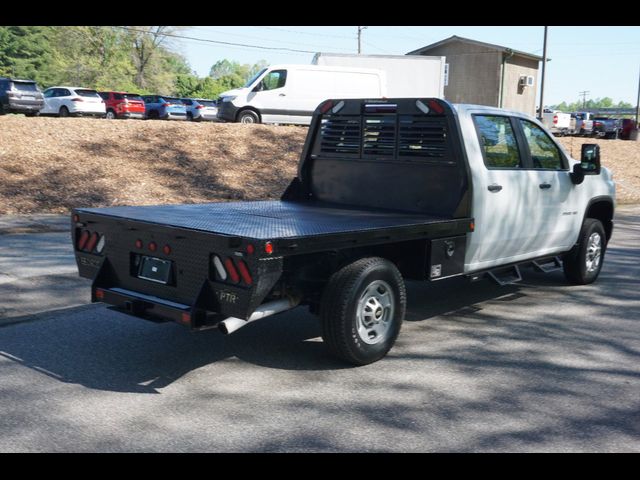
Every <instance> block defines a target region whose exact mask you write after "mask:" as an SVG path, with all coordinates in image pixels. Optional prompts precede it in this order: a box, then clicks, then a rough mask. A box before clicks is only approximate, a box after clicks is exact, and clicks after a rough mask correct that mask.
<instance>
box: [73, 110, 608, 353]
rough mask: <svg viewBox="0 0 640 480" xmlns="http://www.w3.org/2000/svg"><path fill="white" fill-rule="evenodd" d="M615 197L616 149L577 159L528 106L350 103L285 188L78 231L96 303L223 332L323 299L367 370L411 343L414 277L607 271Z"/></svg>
mask: <svg viewBox="0 0 640 480" xmlns="http://www.w3.org/2000/svg"><path fill="white" fill-rule="evenodd" d="M614 205H615V185H614V182H613V180H612V177H611V174H610V172H609V171H608V170H607V169H606V168H603V167H601V166H600V155H599V147H598V146H597V145H584V146H583V147H582V156H581V159H580V160H579V161H577V160H574V159H572V158H571V157H570V156H569V154H568V153H567V152H566V151H565V149H564V148H563V147H562V146H561V145H560V144H559V143H558V142H557V141H556V140H555V138H553V136H552V135H550V134H549V133H548V132H547V131H546V130H545V128H544V127H543V126H542V124H541V123H539V122H538V121H537V120H535V119H534V118H532V117H529V116H527V115H525V114H523V113H519V112H511V111H506V110H502V109H497V108H492V107H487V106H473V105H452V104H450V103H448V102H446V101H444V100H441V99H436V98H413V99H410V98H398V99H336V100H326V101H324V102H323V103H321V104H320V105H319V106H318V107H317V108H316V109H315V111H314V113H313V117H312V121H311V125H310V127H309V130H308V135H307V139H306V141H305V144H304V147H303V150H302V154H301V159H300V164H299V168H298V175H297V177H296V178H294V179H293V180H292V181H291V183H290V185H289V187H288V188H287V189H286V190H285V192H284V193H283V195H282V197H281V199H280V200H276V201H273V200H272V201H246V202H229V203H208V204H185V205H157V206H123V207H109V208H77V209H74V211H73V212H72V215H71V222H72V223H71V227H72V228H71V231H72V241H73V246H74V250H75V256H76V261H77V265H78V269H79V273H80V275H81V276H82V277H86V278H90V279H92V280H93V283H92V287H91V296H92V301H94V302H104V303H107V304H109V305H111V308H113V309H115V310H117V311H120V312H125V313H128V314H130V315H133V316H135V317H139V318H145V319H148V320H153V321H176V322H178V323H180V324H182V325H184V326H186V327H189V328H190V329H192V330H203V329H207V328H218V329H219V330H220V331H222V332H223V333H231V332H233V331H235V330H237V329H238V328H241V327H243V326H245V325H247V324H248V323H250V322H253V321H256V320H258V319H261V318H264V317H268V316H270V315H273V314H277V313H279V312H282V311H285V310H290V309H293V308H295V307H296V306H298V305H307V306H308V307H309V309H310V311H311V312H312V313H315V314H317V315H318V316H319V318H320V323H321V325H322V338H323V340H324V343H325V345H326V346H327V347H328V350H329V351H331V352H332V353H333V354H334V355H336V356H337V357H339V358H340V359H342V360H344V361H345V362H348V363H350V364H354V365H364V364H368V363H372V362H375V361H377V360H379V359H381V358H382V357H384V356H385V355H386V354H387V352H389V350H390V349H391V348H392V346H393V345H394V343H395V341H396V338H397V337H398V334H399V332H400V328H401V325H402V322H403V319H404V316H405V309H406V305H407V292H406V289H405V283H404V282H405V279H410V280H422V281H427V282H434V281H441V280H443V279H448V278H452V277H465V278H467V279H468V280H470V281H477V280H480V279H483V278H488V279H491V280H493V281H495V282H496V283H498V284H500V285H504V284H507V283H512V282H514V281H518V280H519V279H521V273H520V269H521V268H522V267H532V268H534V269H537V270H540V271H551V270H556V269H560V268H561V269H563V270H564V274H565V276H566V278H567V280H568V281H569V282H570V283H573V284H580V285H584V284H588V283H591V282H593V281H594V280H596V278H597V277H598V274H599V273H600V269H601V268H602V264H603V261H604V255H605V251H606V247H607V243H608V241H609V239H610V238H611V234H612V229H613V213H614ZM292 318H295V317H292Z"/></svg>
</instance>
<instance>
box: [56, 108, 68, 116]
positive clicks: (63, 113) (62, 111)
mask: <svg viewBox="0 0 640 480" xmlns="http://www.w3.org/2000/svg"><path fill="white" fill-rule="evenodd" d="M58 115H59V116H60V117H62V118H66V117H68V116H69V109H68V108H67V107H65V106H62V107H60V112H58Z"/></svg>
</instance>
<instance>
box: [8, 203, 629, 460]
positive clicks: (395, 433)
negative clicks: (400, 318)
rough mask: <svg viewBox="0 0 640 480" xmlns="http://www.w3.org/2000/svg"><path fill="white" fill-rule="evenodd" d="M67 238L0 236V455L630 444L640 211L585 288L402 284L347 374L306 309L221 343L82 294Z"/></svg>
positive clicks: (211, 335) (539, 281)
mask: <svg viewBox="0 0 640 480" xmlns="http://www.w3.org/2000/svg"><path fill="white" fill-rule="evenodd" d="M65 242H68V235H67V234H65V233H64V232H59V233H52V232H49V233H40V234H34V233H13V234H5V235H0V295H1V298H0V308H3V311H1V312H0V324H4V326H2V327H0V379H1V381H0V405H1V406H0V451H3V452H13V451H100V452H111V451H243V452H244V451H250V452H256V451H257V452H264V451H266V452H275V451H277V452H281V451H295V452H300V451H304V452H309V451H455V452H457V451H472V452H475V451H569V452H572V451H579V452H588V451H624V452H631V451H632V452H638V451H640V420H639V418H640V416H639V415H640V297H639V295H638V284H639V280H640V267H639V264H640V207H624V208H622V209H620V210H619V213H618V215H617V219H616V229H615V233H614V238H613V241H612V242H611V244H610V246H609V250H608V252H607V256H606V259H605V264H604V268H603V271H602V273H601V276H600V278H599V280H598V282H597V283H595V284H594V285H591V286H578V287H576V286H569V285H567V284H566V282H565V281H564V277H563V275H562V273H561V272H555V273H551V274H547V275H544V274H539V273H535V272H532V271H525V272H524V274H525V275H524V280H523V281H522V282H521V283H520V284H517V285H512V286H508V287H497V286H495V285H494V284H492V283H490V282H487V281H483V282H478V283H473V284H469V283H467V282H466V281H464V280H461V279H457V280H452V281H449V282H442V283H435V284H432V285H427V284H419V283H410V284H409V285H408V298H409V304H408V313H407V319H406V322H405V324H404V326H403V330H402V333H401V335H400V338H399V340H398V343H397V344H396V347H395V348H394V349H393V350H392V352H391V353H390V355H389V356H388V357H387V358H385V359H384V360H383V361H381V362H378V363H375V364H372V365H368V366H366V367H360V368H352V367H346V366H344V365H342V364H340V363H338V362H337V361H335V360H333V359H332V358H331V357H329V356H328V355H327V353H326V352H325V349H324V347H323V345H322V341H321V339H320V338H319V336H320V328H319V325H318V323H317V321H316V319H315V317H313V316H312V315H310V314H309V313H308V311H307V310H306V308H304V307H300V308H297V309H295V310H293V311H291V312H287V313H284V314H281V315H278V316H276V317H272V318H269V319H264V320H261V321H258V322H255V323H252V324H250V325H248V326H247V327H245V328H243V329H241V330H239V331H238V332H236V333H234V334H232V335H230V336H227V337H225V336H223V335H221V334H220V333H219V332H217V331H207V332H201V333H190V332H188V331H186V330H185V329H183V327H181V326H179V325H177V324H172V323H165V324H153V323H148V322H145V321H143V320H138V319H135V318H132V317H128V316H125V315H122V314H118V313H114V312H111V311H110V310H107V309H106V308H105V307H104V306H101V305H99V304H96V305H86V301H87V298H88V292H87V290H86V289H85V285H86V283H82V282H84V281H80V280H77V279H75V273H74V272H75V270H74V268H75V267H74V265H73V262H72V258H73V257H72V255H71V256H69V253H70V252H69V251H67V250H65V249H66V247H65V245H66V243H65ZM25 248H27V250H25ZM21 251H27V252H29V253H28V254H24V255H23V256H22V258H21V257H20V254H19V252H21ZM65 252H66V253H65ZM38 255H40V256H38ZM65 255H67V257H65ZM34 259H35V260H34ZM38 259H39V260H38ZM45 259H48V260H45ZM70 259H71V262H70V261H69V260H70ZM47 262H49V263H47ZM43 265H47V268H48V270H47V272H48V273H50V274H49V275H37V274H39V273H41V272H42V269H43ZM29 269H31V270H29ZM65 281H68V282H69V283H68V284H65V283H64V282H65ZM20 282H22V283H20ZM38 282H39V283H38ZM51 288H53V289H54V290H53V291H52V290H51ZM55 288H58V290H57V291H56V290H55ZM72 289H75V290H72ZM67 290H72V291H71V293H68V294H65V292H67ZM30 295H31V296H30ZM42 295H44V296H42ZM82 295H85V297H83V296H82ZM56 302H57V303H56ZM74 305H75V306H74ZM78 305H79V306H78ZM25 309H26V310H25ZM29 309H31V310H29Z"/></svg>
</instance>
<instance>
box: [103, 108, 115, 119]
mask: <svg viewBox="0 0 640 480" xmlns="http://www.w3.org/2000/svg"><path fill="white" fill-rule="evenodd" d="M104 118H106V119H107V120H115V119H116V118H118V116H117V115H116V112H115V111H114V110H112V109H109V110H107V113H105V115H104Z"/></svg>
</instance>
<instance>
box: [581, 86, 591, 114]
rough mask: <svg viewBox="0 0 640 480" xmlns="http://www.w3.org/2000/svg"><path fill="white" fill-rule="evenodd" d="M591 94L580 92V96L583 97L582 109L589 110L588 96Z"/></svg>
mask: <svg viewBox="0 0 640 480" xmlns="http://www.w3.org/2000/svg"><path fill="white" fill-rule="evenodd" d="M590 93H591V92H589V91H586V90H585V91H584V92H578V96H581V97H582V108H583V109H584V108H587V95H589V94H590Z"/></svg>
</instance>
